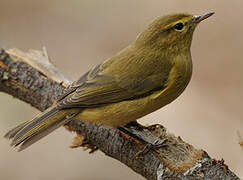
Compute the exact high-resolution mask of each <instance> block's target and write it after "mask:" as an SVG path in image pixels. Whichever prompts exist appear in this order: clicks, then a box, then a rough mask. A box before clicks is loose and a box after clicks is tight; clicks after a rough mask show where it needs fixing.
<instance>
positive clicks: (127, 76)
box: [58, 64, 169, 109]
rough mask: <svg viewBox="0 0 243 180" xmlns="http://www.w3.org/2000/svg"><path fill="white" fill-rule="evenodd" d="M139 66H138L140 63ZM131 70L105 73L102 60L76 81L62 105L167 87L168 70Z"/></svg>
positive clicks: (90, 102)
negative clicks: (158, 71)
mask: <svg viewBox="0 0 243 180" xmlns="http://www.w3.org/2000/svg"><path fill="white" fill-rule="evenodd" d="M138 68H139V67H138ZM131 71H132V72H133V73H132V72H129V73H121V72H120V73H115V72H114V73H106V70H105V68H104V67H103V65H102V64H100V65H98V66H96V67H94V68H93V69H91V70H90V71H89V72H87V73H86V74H84V75H83V76H82V77H81V78H80V79H79V80H78V81H76V82H74V83H73V84H72V85H71V86H70V88H69V90H67V93H66V94H64V96H62V97H61V98H60V100H59V102H58V107H59V108H60V109H66V108H74V107H92V106H98V105H102V104H109V103H115V102H120V101H124V100H131V99H135V98H141V97H145V96H148V95H150V94H151V93H153V92H154V91H157V90H162V89H164V88H165V87H166V82H167V80H168V77H169V70H166V73H165V71H162V73H153V72H154V70H151V69H150V70H149V69H147V70H146V71H145V72H144V71H143V72H141V71H140V70H137V71H134V70H132V69H131Z"/></svg>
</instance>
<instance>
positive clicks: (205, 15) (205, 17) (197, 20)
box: [193, 12, 214, 23]
mask: <svg viewBox="0 0 243 180" xmlns="http://www.w3.org/2000/svg"><path fill="white" fill-rule="evenodd" d="M213 14H214V12H210V13H207V14H203V15H201V16H194V18H193V22H194V23H200V22H201V21H203V20H204V19H207V18H209V17H210V16H212V15H213Z"/></svg>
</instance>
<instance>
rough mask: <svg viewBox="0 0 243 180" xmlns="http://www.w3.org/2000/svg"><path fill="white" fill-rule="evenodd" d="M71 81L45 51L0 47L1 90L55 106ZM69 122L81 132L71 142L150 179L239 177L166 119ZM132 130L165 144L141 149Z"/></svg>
mask: <svg viewBox="0 0 243 180" xmlns="http://www.w3.org/2000/svg"><path fill="white" fill-rule="evenodd" d="M43 63H44V64H45V65H44V66H43ZM68 83H70V80H69V79H68V78H66V76H65V75H63V74H62V73H61V72H59V71H58V69H57V68H55V67H54V66H53V65H52V64H51V63H50V62H49V58H48V56H47V53H46V51H44V52H41V51H31V52H30V53H23V52H22V51H19V50H17V49H12V50H8V51H5V50H3V49H2V50H0V91H1V92H4V93H7V94H10V95H12V96H14V97H16V98H18V99H21V100H22V101H24V102H26V103H28V104H31V105H32V106H33V107H35V108H37V109H39V110H40V111H44V110H45V109H46V108H48V107H49V106H51V105H52V104H53V103H54V102H55V99H56V98H57V97H58V96H60V95H61V94H62V93H63V92H64V91H65V88H66V86H67V85H68ZM65 127H66V128H67V129H68V130H70V131H75V132H76V133H77V137H76V138H75V139H74V142H73V145H72V147H86V148H90V149H91V152H93V151H95V150H97V149H99V150H100V151H102V152H104V153H105V154H106V155H107V156H110V157H112V158H115V159H117V160H118V161H120V162H122V163H124V164H126V165H127V166H128V167H130V168H131V169H133V170H134V171H135V172H137V173H138V174H140V175H142V176H143V177H145V178H146V179H149V180H156V179H157V180H160V179H184V180H186V179H193V180H195V179H239V178H238V177H237V176H236V175H235V174H234V173H233V172H231V171H230V170H229V168H228V166H227V165H225V164H224V161H223V160H220V161H218V160H215V159H212V158H211V157H209V155H208V154H207V153H206V152H205V151H204V150H199V149H195V148H194V147H193V146H192V145H190V144H188V143H186V142H184V141H183V140H182V139H181V138H180V137H176V136H174V135H173V134H171V133H169V132H168V131H167V130H166V128H165V127H163V126H162V125H153V126H150V127H148V128H143V129H136V128H130V129H127V131H128V133H122V132H120V131H119V130H118V129H112V128H109V127H105V126H98V125H96V124H92V123H85V122H82V121H81V120H72V121H71V122H70V123H68V124H67V125H66V126H65ZM130 133H133V134H135V135H136V136H137V137H143V139H147V141H148V142H151V143H154V142H159V143H162V146H161V147H160V148H158V149H151V150H149V151H147V152H142V150H143V149H144V144H143V143H141V142H140V141H138V140H137V139H136V138H134V137H133V136H131V134H130Z"/></svg>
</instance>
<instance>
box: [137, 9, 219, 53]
mask: <svg viewBox="0 0 243 180" xmlns="http://www.w3.org/2000/svg"><path fill="white" fill-rule="evenodd" d="M213 14H214V13H207V14H204V15H201V16H193V15H190V14H172V15H167V16H163V17H159V18H157V19H156V20H154V21H153V22H152V23H151V24H150V25H149V26H148V28H147V29H146V30H145V31H144V32H142V33H141V34H140V35H139V36H138V38H137V40H136V42H135V44H136V45H137V46H142V47H149V48H152V49H157V50H160V49H167V48H169V49H171V48H172V49H174V50H175V51H177V50H181V49H184V48H185V49H190V46H191V41H192V35H193V32H194V30H195V28H196V26H197V25H198V24H199V23H200V22H201V21H202V20H204V19H207V18H208V17H210V16H212V15H213Z"/></svg>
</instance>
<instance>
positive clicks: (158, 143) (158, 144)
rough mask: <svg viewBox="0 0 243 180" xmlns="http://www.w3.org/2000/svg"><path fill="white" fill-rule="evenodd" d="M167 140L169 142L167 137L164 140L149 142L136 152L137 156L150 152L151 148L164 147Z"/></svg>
mask: <svg viewBox="0 0 243 180" xmlns="http://www.w3.org/2000/svg"><path fill="white" fill-rule="evenodd" d="M166 142H167V139H163V140H162V141H159V140H156V141H155V142H154V143H147V144H146V145H145V146H144V148H143V149H142V150H141V151H139V152H138V153H137V154H136V158H138V157H139V156H141V155H144V154H146V153H148V152H149V151H150V150H158V149H160V148H162V147H165V146H167V144H166Z"/></svg>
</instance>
